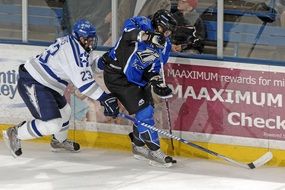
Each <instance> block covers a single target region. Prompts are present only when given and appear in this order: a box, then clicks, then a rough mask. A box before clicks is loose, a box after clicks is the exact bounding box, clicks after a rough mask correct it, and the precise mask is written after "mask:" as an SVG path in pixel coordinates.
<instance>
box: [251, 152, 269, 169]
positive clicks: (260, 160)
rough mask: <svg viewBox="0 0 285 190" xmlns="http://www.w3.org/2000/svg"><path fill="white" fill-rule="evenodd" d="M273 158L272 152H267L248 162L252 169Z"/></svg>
mask: <svg viewBox="0 0 285 190" xmlns="http://www.w3.org/2000/svg"><path fill="white" fill-rule="evenodd" d="M272 158H273V154H272V152H270V151H269V152H266V153H265V154H264V155H263V156H261V157H260V158H258V159H257V160H255V161H254V162H251V163H249V164H248V166H249V168H250V169H254V168H258V167H260V166H263V165H264V164H266V163H267V162H269V161H270V160H271V159H272Z"/></svg>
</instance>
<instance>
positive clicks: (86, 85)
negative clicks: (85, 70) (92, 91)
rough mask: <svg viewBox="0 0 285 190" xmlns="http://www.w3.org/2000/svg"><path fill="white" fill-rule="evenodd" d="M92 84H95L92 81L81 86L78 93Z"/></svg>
mask: <svg viewBox="0 0 285 190" xmlns="http://www.w3.org/2000/svg"><path fill="white" fill-rule="evenodd" d="M94 82H95V81H92V82H89V83H87V84H85V85H83V86H81V87H80V88H79V91H80V92H84V91H85V90H86V89H87V88H89V87H90V86H91V85H92V84H94Z"/></svg>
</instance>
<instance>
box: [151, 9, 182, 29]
mask: <svg viewBox="0 0 285 190" xmlns="http://www.w3.org/2000/svg"><path fill="white" fill-rule="evenodd" d="M151 22H152V24H153V26H154V28H155V29H157V28H158V26H160V27H162V29H163V30H164V31H167V30H170V31H171V32H174V31H175V30H176V26H177V21H176V20H175V18H174V17H173V16H172V14H171V13H170V12H169V11H168V10H165V9H160V10H158V11H157V12H156V13H154V15H153V16H152V18H151Z"/></svg>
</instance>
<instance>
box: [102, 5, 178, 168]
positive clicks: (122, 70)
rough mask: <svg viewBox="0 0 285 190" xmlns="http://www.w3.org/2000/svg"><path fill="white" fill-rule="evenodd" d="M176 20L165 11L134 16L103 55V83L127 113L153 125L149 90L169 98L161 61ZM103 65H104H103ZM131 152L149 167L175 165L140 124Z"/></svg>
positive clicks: (154, 135) (135, 127)
mask: <svg viewBox="0 0 285 190" xmlns="http://www.w3.org/2000/svg"><path fill="white" fill-rule="evenodd" d="M175 28H176V20H175V19H174V18H173V17H172V15H171V14H170V13H169V11H167V10H159V11H157V12H156V13H155V14H154V15H153V17H152V18H151V19H149V18H147V17H144V16H137V17H133V18H130V19H128V20H126V21H125V24H124V29H123V33H122V36H121V37H120V38H119V40H118V42H117V43H116V45H115V46H114V47H113V48H111V49H110V50H109V51H108V52H107V53H105V54H104V55H103V56H102V62H101V61H100V62H98V63H99V65H98V66H99V68H100V67H101V68H102V67H104V82H105V84H106V86H107V88H108V89H109V90H110V91H111V92H112V94H114V95H115V96H116V97H117V98H118V99H119V100H120V102H121V103H122V104H123V106H124V107H125V108H126V109H127V111H128V112H129V114H135V118H136V119H137V120H139V121H141V122H143V123H147V124H149V125H152V126H154V125H155V122H154V118H153V115H154V106H153V101H152V95H151V87H152V88H153V91H154V93H156V94H157V95H158V96H160V97H162V98H168V97H171V96H172V90H171V89H170V88H169V87H168V86H167V85H164V84H163V80H162V77H161V76H160V74H159V73H160V69H161V62H163V64H165V63H166V62H167V60H168V57H169V53H170V50H171V43H170V39H169V36H170V35H171V33H172V32H173V31H174V30H175ZM103 63H104V64H103ZM130 137H131V139H132V150H133V153H134V156H135V157H136V158H147V159H149V160H150V164H152V165H163V166H166V167H169V166H171V165H172V163H173V162H175V161H174V160H173V159H172V157H170V156H167V155H165V154H164V153H163V152H162V151H161V149H160V141H159V136H158V133H157V132H155V131H152V130H149V129H147V128H146V127H144V126H143V125H142V124H141V123H139V122H137V123H135V124H134V125H133V133H131V134H130Z"/></svg>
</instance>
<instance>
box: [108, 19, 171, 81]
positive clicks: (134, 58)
mask: <svg viewBox="0 0 285 190" xmlns="http://www.w3.org/2000/svg"><path fill="white" fill-rule="evenodd" d="M141 31H150V32H154V28H153V26H152V24H151V20H150V19H148V18H146V17H144V16H137V17H133V18H130V19H128V20H126V21H125V23H124V28H123V31H122V36H121V37H120V39H119V40H118V42H117V43H116V45H115V46H114V47H113V48H112V49H111V50H110V51H109V57H110V58H112V59H113V60H114V61H116V63H117V64H119V65H117V66H119V67H120V68H122V70H123V73H124V74H125V75H126V77H127V79H128V81H129V82H131V83H135V84H136V85H138V86H145V85H146V84H147V79H146V78H145V77H144V76H145V72H152V74H159V72H160V69H161V62H162V63H163V64H166V63H167V60H168V57H169V54H170V51H171V42H170V39H169V38H167V39H166V43H165V46H164V48H158V47H156V46H155V45H153V44H152V43H149V42H145V41H142V40H141V39H140V32H141Z"/></svg>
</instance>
